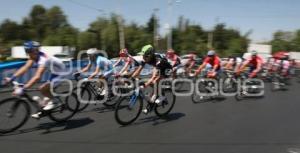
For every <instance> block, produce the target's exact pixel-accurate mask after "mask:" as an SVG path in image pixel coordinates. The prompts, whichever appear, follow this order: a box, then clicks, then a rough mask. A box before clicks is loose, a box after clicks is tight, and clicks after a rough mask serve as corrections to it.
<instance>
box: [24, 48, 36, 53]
mask: <svg viewBox="0 0 300 153" xmlns="http://www.w3.org/2000/svg"><path fill="white" fill-rule="evenodd" d="M33 51H34V49H33V48H25V52H26V53H31V52H33Z"/></svg>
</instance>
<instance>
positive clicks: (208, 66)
mask: <svg viewBox="0 0 300 153" xmlns="http://www.w3.org/2000/svg"><path fill="white" fill-rule="evenodd" d="M203 69H205V70H206V71H209V72H208V73H207V75H208V77H211V78H214V77H216V76H217V75H218V74H219V72H220V70H221V60H220V58H219V57H218V56H217V55H216V52H215V51H214V50H210V51H208V52H207V57H206V58H205V59H204V61H203V63H202V64H201V65H200V66H199V68H198V69H197V70H196V72H195V73H194V75H192V76H197V75H198V74H200V73H201V72H202V70H203ZM205 75H206V74H205Z"/></svg>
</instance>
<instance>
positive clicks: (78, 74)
mask: <svg viewBox="0 0 300 153" xmlns="http://www.w3.org/2000/svg"><path fill="white" fill-rule="evenodd" d="M72 75H73V76H74V77H75V78H78V77H79V76H80V72H75V73H73V74H72Z"/></svg>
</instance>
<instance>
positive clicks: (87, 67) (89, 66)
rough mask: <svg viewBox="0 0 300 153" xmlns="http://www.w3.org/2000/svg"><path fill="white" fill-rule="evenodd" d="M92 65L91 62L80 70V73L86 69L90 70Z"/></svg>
mask: <svg viewBox="0 0 300 153" xmlns="http://www.w3.org/2000/svg"><path fill="white" fill-rule="evenodd" d="M91 66H92V64H90V63H89V64H88V65H87V66H86V67H84V68H83V69H81V70H80V71H79V72H80V73H83V72H86V71H88V70H89V69H90V68H91Z"/></svg>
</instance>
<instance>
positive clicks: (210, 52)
mask: <svg viewBox="0 0 300 153" xmlns="http://www.w3.org/2000/svg"><path fill="white" fill-rule="evenodd" d="M215 54H216V52H215V51H213V50H210V51H208V52H207V56H214V55H215Z"/></svg>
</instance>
